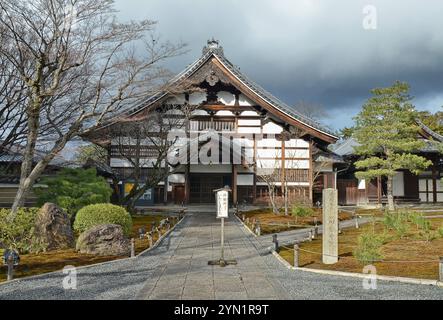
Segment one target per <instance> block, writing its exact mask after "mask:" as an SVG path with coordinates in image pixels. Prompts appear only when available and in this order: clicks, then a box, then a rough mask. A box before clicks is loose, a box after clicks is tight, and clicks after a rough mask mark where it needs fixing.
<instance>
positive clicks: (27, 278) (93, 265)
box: [0, 215, 186, 287]
mask: <svg viewBox="0 0 443 320" xmlns="http://www.w3.org/2000/svg"><path fill="white" fill-rule="evenodd" d="M185 217H186V215H184V216H183V218H181V220H180V221H179V222H177V223H176V224H175V225H174V226H173V227H172V228H171V229H169V230H168V231H167V232H166V233H165V234H163V235H162V236H161V237H160V238H159V239H158V240H157V241H156V242H155V244H154V245H153V246H152V247H150V248H147V249H145V250H143V251H142V252H140V253H139V254H138V255H136V256H135V257H126V258H120V259H115V260H109V261H103V262H99V263H93V264H88V265H85V266H78V267H75V268H76V270H79V269H80V270H82V269H86V268H92V267H97V266H101V265H105V264H111V263H115V262H120V261H127V260H134V259H136V258H138V257H140V256H141V255H142V254H145V253H147V252H149V251H150V250H154V249H155V248H157V247H158V245H159V244H160V243H161V242H162V241H163V240H164V238H165V237H166V236H168V235H169V234H170V233H171V232H172V231H173V230H174V229H175V227H177V226H178V225H179V224H180V223H181V222H182V221H183V220H185ZM62 271H63V269H60V270H55V271H50V272H45V273H40V274H34V275H32V276H28V277H21V278H16V279H12V280H10V281H3V282H0V287H1V286H3V285H8V284H11V283H15V282H20V281H27V280H32V279H35V278H39V277H44V276H48V275H52V274H56V273H57V274H59V275H60V273H61V272H62Z"/></svg>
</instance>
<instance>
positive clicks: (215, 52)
mask: <svg viewBox="0 0 443 320" xmlns="http://www.w3.org/2000/svg"><path fill="white" fill-rule="evenodd" d="M214 44H215V45H214ZM213 58H214V59H215V61H216V62H217V63H218V64H219V65H220V66H221V67H222V69H224V70H225V71H226V72H228V73H229V74H230V75H231V76H232V77H233V78H234V79H236V80H237V81H238V83H239V84H241V85H242V86H244V87H245V88H246V89H247V90H249V91H250V94H251V96H250V97H251V98H252V99H253V100H257V99H254V98H258V99H259V100H261V101H263V102H264V103H265V104H268V105H269V106H271V107H273V108H275V110H277V111H279V112H280V113H282V114H283V115H285V116H287V117H288V118H289V119H293V120H295V121H296V122H297V123H300V124H301V125H303V126H305V127H306V128H307V129H309V130H312V132H314V133H315V132H316V133H318V134H319V135H320V136H321V137H323V138H324V139H325V140H328V142H335V141H336V140H337V139H338V137H337V136H336V135H335V134H334V133H332V132H331V131H330V130H329V129H328V128H325V127H324V126H322V125H321V124H319V123H318V122H317V121H314V120H313V119H311V118H309V117H308V116H306V115H304V114H302V113H301V112H299V111H297V110H296V109H294V108H292V107H290V106H289V105H287V104H285V103H284V102H282V101H281V100H279V99H278V98H276V97H275V96H274V95H272V94H271V93H269V92H268V91H266V90H265V89H263V88H262V87H261V86H260V85H258V84H257V83H256V82H254V81H252V80H251V79H249V78H248V77H247V76H246V75H244V74H243V73H242V72H240V70H239V68H237V67H236V66H234V65H233V64H232V63H231V62H230V61H229V60H228V59H227V58H226V57H225V56H224V54H223V49H222V47H220V46H218V41H215V40H212V41H208V46H206V47H204V49H203V54H202V56H201V57H200V58H199V59H198V60H196V61H195V62H194V63H192V64H190V65H189V66H188V67H187V68H186V69H185V70H183V71H182V72H180V73H179V74H177V75H176V76H175V77H173V78H172V79H171V80H170V81H168V85H170V86H173V85H176V84H179V83H181V82H183V81H185V80H186V79H189V78H190V77H191V76H192V75H193V74H194V73H196V72H197V71H198V70H199V69H200V68H201V67H203V65H205V64H206V63H207V62H208V61H211V59H213ZM213 61H214V60H213ZM168 94H169V93H168V92H167V91H159V92H157V93H155V94H154V95H152V96H150V97H149V98H147V99H144V100H143V101H141V102H140V103H138V104H137V105H136V106H134V107H133V108H130V109H128V110H125V111H123V112H122V113H120V114H118V115H117V116H113V117H112V118H110V119H109V120H108V121H107V122H106V123H105V124H104V125H103V126H102V127H106V126H108V125H110V124H112V123H114V121H115V119H116V118H118V117H121V116H132V115H135V114H137V113H139V112H141V111H142V110H145V109H146V108H148V107H150V106H151V105H153V104H154V103H156V102H158V101H160V100H161V99H163V98H165V97H166V96H167V95H168ZM314 135H315V134H314Z"/></svg>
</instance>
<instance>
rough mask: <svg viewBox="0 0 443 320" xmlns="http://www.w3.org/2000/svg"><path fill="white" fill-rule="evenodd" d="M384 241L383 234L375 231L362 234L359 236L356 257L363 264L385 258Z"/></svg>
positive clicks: (355, 251)
mask: <svg viewBox="0 0 443 320" xmlns="http://www.w3.org/2000/svg"><path fill="white" fill-rule="evenodd" d="M383 242H384V238H383V236H380V235H377V234H375V233H373V232H370V233H363V234H361V235H360V236H359V237H358V244H357V247H356V248H355V250H354V256H355V258H356V259H357V260H358V261H359V262H360V263H363V264H367V263H372V262H374V261H377V260H381V259H382V258H383V256H382V254H381V246H382V245H383Z"/></svg>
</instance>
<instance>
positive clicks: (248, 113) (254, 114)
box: [240, 110, 259, 117]
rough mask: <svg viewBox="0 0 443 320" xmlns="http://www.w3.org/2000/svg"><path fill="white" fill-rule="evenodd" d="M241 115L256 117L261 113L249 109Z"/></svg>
mask: <svg viewBox="0 0 443 320" xmlns="http://www.w3.org/2000/svg"><path fill="white" fill-rule="evenodd" d="M240 115H241V116H242V117H256V116H258V115H259V114H258V113H257V112H255V111H252V110H247V111H243V112H242V113H240Z"/></svg>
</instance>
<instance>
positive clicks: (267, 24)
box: [116, 0, 443, 129]
mask: <svg viewBox="0 0 443 320" xmlns="http://www.w3.org/2000/svg"><path fill="white" fill-rule="evenodd" d="M367 5H372V6H373V7H375V9H376V14H377V27H376V29H375V30H374V29H370V30H368V29H365V28H364V27H363V20H364V19H365V17H368V14H365V13H364V12H363V11H364V8H365V7H366V6H367ZM116 6H117V9H118V10H120V12H119V14H118V16H119V18H121V19H122V20H128V19H144V18H149V19H152V20H156V21H158V26H157V29H156V32H157V33H158V34H159V35H160V36H161V37H162V38H163V39H164V40H169V41H173V42H179V41H183V42H185V43H187V44H188V49H189V52H188V53H187V54H185V55H183V56H180V57H177V58H174V59H171V60H170V61H169V62H168V64H167V66H168V67H169V68H170V69H171V71H174V72H177V73H178V72H180V71H181V70H182V69H184V68H185V67H186V66H187V65H188V64H190V63H192V62H193V61H194V60H196V59H197V58H199V57H200V55H201V50H202V47H203V45H204V44H205V43H206V40H207V39H209V38H211V37H215V38H216V39H218V40H220V42H221V45H222V46H223V47H224V52H225V56H226V57H227V58H228V59H229V60H230V61H231V62H232V63H233V64H235V65H237V66H239V67H240V68H241V70H242V71H243V72H244V73H245V74H246V75H248V76H249V77H250V78H252V79H253V80H255V81H256V82H258V83H259V84H260V85H262V86H263V87H264V88H266V89H267V90H268V91H270V92H272V93H273V94H274V95H276V96H277V97H279V98H280V99H282V100H283V101H285V102H286V103H288V104H289V105H295V104H296V103H297V102H298V101H305V102H307V103H312V104H320V105H322V106H323V107H324V108H325V109H326V110H327V111H328V113H329V117H328V118H325V119H323V122H324V123H325V124H327V125H328V126H330V127H332V128H334V129H339V128H342V127H343V126H349V125H351V124H352V117H353V116H354V115H355V114H356V113H357V112H358V111H359V110H360V108H361V106H362V104H363V103H364V101H365V100H366V99H367V98H368V96H369V90H370V89H371V88H374V87H380V86H387V85H390V84H391V83H392V82H394V81H395V80H402V81H407V82H409V83H410V84H411V87H412V90H411V93H412V95H413V96H415V97H416V98H415V100H414V103H415V105H416V106H417V108H418V109H421V110H430V111H437V110H441V106H443V18H442V17H441V14H442V12H443V1H440V0H426V1H423V0H414V1H413V0H402V1H395V0H380V1H374V0H367V1H359V0H340V1H338V0H337V1H330V0H322V1H319V0H236V1H234V0H218V1H215V0H116ZM372 12H373V11H371V13H372ZM365 21H366V22H368V21H369V20H368V18H367V20H365ZM369 22H371V21H369ZM371 26H373V25H371Z"/></svg>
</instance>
